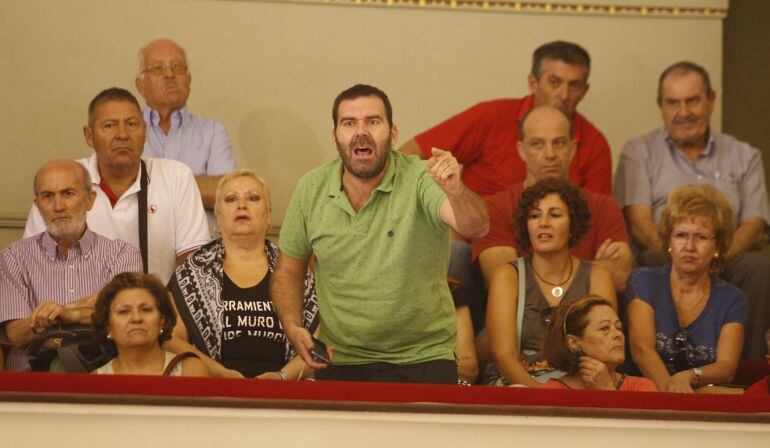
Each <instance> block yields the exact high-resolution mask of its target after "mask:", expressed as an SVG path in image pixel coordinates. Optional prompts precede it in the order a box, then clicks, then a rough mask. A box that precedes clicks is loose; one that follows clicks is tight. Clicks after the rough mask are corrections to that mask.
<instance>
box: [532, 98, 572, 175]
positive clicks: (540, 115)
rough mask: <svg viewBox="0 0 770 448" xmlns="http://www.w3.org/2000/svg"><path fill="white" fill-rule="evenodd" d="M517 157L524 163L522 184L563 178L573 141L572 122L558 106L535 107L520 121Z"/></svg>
mask: <svg viewBox="0 0 770 448" xmlns="http://www.w3.org/2000/svg"><path fill="white" fill-rule="evenodd" d="M518 146H519V156H520V157H521V160H523V161H524V163H526V164H527V177H526V179H525V180H524V183H525V185H527V186H529V185H534V183H535V182H537V181H539V180H543V179H547V178H560V179H566V178H567V172H568V171H569V165H570V163H571V162H572V156H573V155H574V154H575V143H574V142H573V140H572V121H571V120H570V119H569V118H567V115H565V114H564V112H563V111H562V110H561V109H557V108H555V107H553V106H538V107H535V108H533V109H532V110H530V111H529V112H528V113H527V114H526V115H525V116H524V118H523V119H522V120H521V122H520V123H519V144H518Z"/></svg>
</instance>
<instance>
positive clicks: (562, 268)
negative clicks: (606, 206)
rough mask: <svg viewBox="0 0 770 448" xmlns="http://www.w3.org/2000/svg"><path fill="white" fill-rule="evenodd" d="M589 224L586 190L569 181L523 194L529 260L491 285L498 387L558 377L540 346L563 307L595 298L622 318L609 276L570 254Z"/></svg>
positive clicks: (520, 233) (502, 269)
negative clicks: (583, 298)
mask: <svg viewBox="0 0 770 448" xmlns="http://www.w3.org/2000/svg"><path fill="white" fill-rule="evenodd" d="M590 219H591V214H590V212H589V211H588V205H587V204H586V202H585V199H584V198H583V195H582V194H581V193H580V190H578V189H577V188H576V187H574V186H573V185H572V184H570V183H569V182H567V181H564V180H560V179H544V180H541V181H539V182H537V183H536V184H535V185H533V186H531V187H529V188H527V189H526V190H524V192H523V193H522V196H521V200H520V201H519V208H518V210H517V211H516V215H515V216H514V225H515V226H516V227H517V229H516V230H517V244H518V247H519V248H520V250H521V252H522V253H526V252H529V255H527V256H526V257H525V258H524V259H523V260H517V262H514V263H510V264H504V265H502V266H499V267H498V268H496V270H495V271H494V273H493V275H492V279H491V280H490V282H489V285H490V287H489V302H488V305H487V329H488V332H489V343H490V348H491V351H492V355H493V357H494V360H495V363H496V368H497V371H498V372H499V374H500V381H499V382H498V384H522V385H525V386H530V387H536V386H538V385H539V384H540V383H539V382H538V381H537V378H538V377H540V379H541V380H542V381H547V379H548V378H551V377H553V372H552V371H553V369H552V368H551V367H550V366H548V364H547V362H546V361H545V360H544V359H543V357H542V355H541V353H540V345H541V342H542V340H543V336H544V334H545V331H546V328H547V325H549V320H550V311H551V309H552V308H553V307H555V306H556V305H558V304H559V303H561V302H562V301H563V300H572V299H575V298H578V297H581V296H583V295H586V294H589V293H590V294H595V295H598V296H600V297H603V298H605V299H607V300H608V301H609V302H610V303H611V304H612V306H613V308H615V310H616V311H617V299H616V296H615V288H614V286H613V282H612V277H611V276H610V274H609V272H607V271H606V270H604V269H603V268H601V267H598V266H593V265H592V264H591V263H589V262H587V261H583V260H580V259H578V258H577V257H574V256H572V255H570V253H569V250H570V248H572V247H574V246H575V245H576V244H577V243H578V242H579V241H580V239H581V238H582V237H583V235H585V233H586V232H587V231H588V228H589V226H590V224H589V223H590ZM522 267H523V270H524V272H523V273H522V272H519V270H520V268H522ZM521 274H523V284H520V278H519V276H520V275H521ZM520 287H523V288H522V290H523V291H524V297H523V298H521V299H522V300H523V303H521V304H520V303H519V299H520V298H519V290H520ZM522 305H523V306H522ZM519 323H520V324H519ZM519 326H520V327H521V328H519Z"/></svg>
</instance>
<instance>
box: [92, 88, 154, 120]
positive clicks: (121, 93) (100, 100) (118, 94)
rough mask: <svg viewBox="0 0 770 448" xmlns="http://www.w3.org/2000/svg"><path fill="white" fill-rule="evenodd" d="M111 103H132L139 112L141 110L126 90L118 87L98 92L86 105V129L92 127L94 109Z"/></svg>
mask: <svg viewBox="0 0 770 448" xmlns="http://www.w3.org/2000/svg"><path fill="white" fill-rule="evenodd" d="M112 101H128V102H130V103H134V105H135V106H136V108H137V109H139V110H140V111H141V110H142V107H141V106H140V105H139V101H137V100H136V97H135V96H134V95H133V94H132V93H131V92H129V91H128V90H126V89H121V88H120V87H110V88H109V89H106V90H102V91H101V92H99V94H98V95H96V96H95V97H94V99H92V100H91V102H90V103H89V104H88V127H90V128H93V127H94V120H95V119H96V109H98V108H99V107H100V106H101V105H102V104H104V103H109V102H112Z"/></svg>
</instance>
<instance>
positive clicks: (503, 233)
mask: <svg viewBox="0 0 770 448" xmlns="http://www.w3.org/2000/svg"><path fill="white" fill-rule="evenodd" d="M581 191H582V193H583V197H584V198H585V200H586V203H587V204H588V211H589V212H591V228H590V229H589V230H588V233H586V234H585V235H584V236H583V239H581V240H580V242H579V243H578V244H577V245H576V246H575V247H573V248H572V249H570V253H571V254H572V255H574V256H576V257H578V258H580V259H583V260H593V259H594V257H595V256H596V251H597V250H598V249H599V246H601V245H602V243H603V242H604V240H606V239H610V240H611V241H623V242H625V243H627V242H628V235H627V234H626V226H625V222H624V221H623V213H622V212H621V211H620V207H619V206H618V203H617V202H615V199H613V198H612V197H611V196H607V195H606V194H598V193H593V192H591V191H588V190H585V189H581ZM522 192H524V184H523V183H522V182H519V183H517V184H516V185H514V186H512V187H511V188H508V189H507V190H503V191H501V192H499V193H497V194H495V195H493V196H490V197H487V198H485V199H484V202H486V206H487V212H488V213H489V233H487V234H486V235H484V236H483V237H481V238H476V239H475V240H473V243H472V244H471V248H472V250H473V259H474V260H476V259H477V258H478V257H479V254H480V253H481V252H483V251H484V250H486V249H489V248H490V247H496V246H508V247H513V248H514V249H516V250H517V251H518V248H517V247H516V232H515V230H514V229H513V215H514V213H516V209H517V208H518V207H519V198H521V193H522ZM520 255H523V254H520Z"/></svg>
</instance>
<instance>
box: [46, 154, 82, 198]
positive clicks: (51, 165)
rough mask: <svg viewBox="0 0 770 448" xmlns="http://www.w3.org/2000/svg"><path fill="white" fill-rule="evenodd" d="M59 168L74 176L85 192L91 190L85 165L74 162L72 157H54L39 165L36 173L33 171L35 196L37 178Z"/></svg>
mask: <svg viewBox="0 0 770 448" xmlns="http://www.w3.org/2000/svg"><path fill="white" fill-rule="evenodd" d="M60 170H62V171H69V172H70V173H71V175H72V176H74V177H75V179H76V182H78V183H80V185H82V186H83V190H84V191H85V192H86V193H89V194H90V193H91V191H93V186H92V182H91V174H89V172H88V170H87V169H86V167H85V166H83V165H82V164H80V163H78V162H75V161H74V160H72V159H55V160H51V161H50V162H47V163H46V164H45V165H43V166H42V167H40V169H39V170H37V173H35V179H34V180H33V182H32V191H33V192H34V193H35V196H37V193H38V191H39V188H38V180H39V179H40V178H41V177H44V176H46V175H47V174H48V173H50V172H55V171H60Z"/></svg>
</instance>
